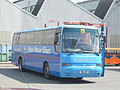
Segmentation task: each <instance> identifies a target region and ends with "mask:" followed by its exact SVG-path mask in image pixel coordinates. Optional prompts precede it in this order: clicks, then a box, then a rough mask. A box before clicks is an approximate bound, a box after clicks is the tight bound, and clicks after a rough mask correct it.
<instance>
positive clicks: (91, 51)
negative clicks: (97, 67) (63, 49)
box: [83, 50, 99, 56]
mask: <svg viewBox="0 0 120 90" xmlns="http://www.w3.org/2000/svg"><path fill="white" fill-rule="evenodd" d="M83 53H93V54H96V55H97V56H99V53H97V52H93V50H90V51H83Z"/></svg>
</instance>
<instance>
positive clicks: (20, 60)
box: [18, 58, 25, 72]
mask: <svg viewBox="0 0 120 90" xmlns="http://www.w3.org/2000/svg"><path fill="white" fill-rule="evenodd" d="M18 66H19V70H20V71H21V72H25V69H24V68H23V65H22V58H19V61H18Z"/></svg>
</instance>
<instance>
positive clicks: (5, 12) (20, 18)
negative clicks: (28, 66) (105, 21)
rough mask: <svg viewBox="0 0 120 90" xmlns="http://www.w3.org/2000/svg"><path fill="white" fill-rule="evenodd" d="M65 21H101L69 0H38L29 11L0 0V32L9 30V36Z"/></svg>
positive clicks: (5, 0) (7, 0)
mask: <svg viewBox="0 0 120 90" xmlns="http://www.w3.org/2000/svg"><path fill="white" fill-rule="evenodd" d="M65 21H80V22H89V23H102V20H101V19H99V18H98V17H97V16H95V15H94V14H91V13H90V12H89V11H87V10H85V9H84V8H82V7H80V6H78V5H77V4H75V3H73V2H72V1H70V0H42V1H41V0H38V1H37V4H36V7H35V8H34V10H33V11H32V12H31V13H30V12H27V11H26V10H24V9H22V8H21V7H19V6H18V5H16V4H15V3H13V2H10V1H9V0H0V32H1V31H4V32H9V33H11V36H12V34H13V33H14V32H16V31H20V30H26V29H30V28H40V27H44V25H45V24H46V25H47V26H56V25H57V23H58V22H59V24H60V25H62V24H63V22H65ZM5 35H6V34H5ZM5 35H3V36H4V37H3V38H0V44H4V43H1V40H2V39H4V38H7V37H6V36H5ZM9 38H11V37H8V39H9ZM10 40H11V39H10ZM6 44H9V45H11V43H6Z"/></svg>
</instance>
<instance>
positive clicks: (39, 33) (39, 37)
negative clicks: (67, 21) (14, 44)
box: [34, 31, 44, 44]
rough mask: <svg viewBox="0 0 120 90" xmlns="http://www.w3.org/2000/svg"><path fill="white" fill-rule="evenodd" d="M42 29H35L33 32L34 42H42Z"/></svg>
mask: <svg viewBox="0 0 120 90" xmlns="http://www.w3.org/2000/svg"><path fill="white" fill-rule="evenodd" d="M43 35H44V31H36V32H35V33H34V44H43Z"/></svg>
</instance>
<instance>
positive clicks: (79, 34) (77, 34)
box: [62, 28, 100, 53]
mask: <svg viewBox="0 0 120 90" xmlns="http://www.w3.org/2000/svg"><path fill="white" fill-rule="evenodd" d="M62 39H63V40H62V42H63V44H62V46H63V52H64V53H73V52H76V53H77V52H81V53H85V52H86V53H90V52H94V53H99V49H100V43H99V42H100V38H99V33H98V30H95V29H83V28H64V29H63V38H62Z"/></svg>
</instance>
